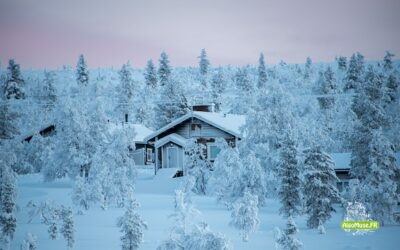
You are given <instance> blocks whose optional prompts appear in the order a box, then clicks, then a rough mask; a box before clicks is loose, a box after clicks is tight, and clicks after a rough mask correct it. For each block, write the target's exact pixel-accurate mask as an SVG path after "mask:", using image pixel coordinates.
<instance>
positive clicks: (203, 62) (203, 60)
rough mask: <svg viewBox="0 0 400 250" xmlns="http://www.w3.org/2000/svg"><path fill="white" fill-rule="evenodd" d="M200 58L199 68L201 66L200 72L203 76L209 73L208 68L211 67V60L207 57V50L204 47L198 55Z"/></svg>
mask: <svg viewBox="0 0 400 250" xmlns="http://www.w3.org/2000/svg"><path fill="white" fill-rule="evenodd" d="M198 58H199V59H200V60H199V68H200V74H201V75H202V76H205V75H207V73H208V68H209V67H210V61H209V60H208V58H207V52H206V50H205V49H202V50H201V52H200V56H199V57H198Z"/></svg>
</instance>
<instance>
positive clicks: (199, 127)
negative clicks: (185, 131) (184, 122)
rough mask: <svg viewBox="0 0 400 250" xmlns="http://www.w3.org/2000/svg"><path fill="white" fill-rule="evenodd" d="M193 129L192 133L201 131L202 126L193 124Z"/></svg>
mask: <svg viewBox="0 0 400 250" xmlns="http://www.w3.org/2000/svg"><path fill="white" fill-rule="evenodd" d="M191 128H192V131H196V130H200V129H201V124H198V123H192V125H191Z"/></svg>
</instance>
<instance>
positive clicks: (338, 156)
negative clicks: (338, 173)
mask: <svg viewBox="0 0 400 250" xmlns="http://www.w3.org/2000/svg"><path fill="white" fill-rule="evenodd" d="M330 156H331V157H332V160H333V162H334V163H335V169H350V161H351V153H332V154H330ZM395 157H396V161H397V167H398V168H400V152H396V153H395Z"/></svg>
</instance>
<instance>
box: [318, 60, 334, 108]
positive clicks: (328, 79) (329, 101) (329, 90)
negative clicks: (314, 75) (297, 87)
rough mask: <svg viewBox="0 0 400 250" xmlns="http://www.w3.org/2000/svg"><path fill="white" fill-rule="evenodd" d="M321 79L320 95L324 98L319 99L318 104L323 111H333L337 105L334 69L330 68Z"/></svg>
mask: <svg viewBox="0 0 400 250" xmlns="http://www.w3.org/2000/svg"><path fill="white" fill-rule="evenodd" d="M320 77H321V78H320V81H319V94H321V95H322V96H321V97H319V98H318V102H319V105H320V108H321V109H322V110H331V109H332V108H333V107H334V105H335V97H334V96H333V95H334V94H335V93H336V89H337V86H336V80H335V77H334V73H333V71H332V68H331V67H330V66H328V68H327V69H326V70H325V72H324V73H323V74H322V75H321V76H320Z"/></svg>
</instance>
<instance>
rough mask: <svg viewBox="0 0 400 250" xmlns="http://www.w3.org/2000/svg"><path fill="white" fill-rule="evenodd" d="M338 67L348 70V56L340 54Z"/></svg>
mask: <svg viewBox="0 0 400 250" xmlns="http://www.w3.org/2000/svg"><path fill="white" fill-rule="evenodd" d="M336 61H337V65H338V69H339V70H341V71H346V70H347V58H346V57H345V56H339V57H338V58H337V59H336Z"/></svg>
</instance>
